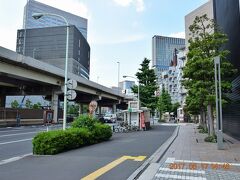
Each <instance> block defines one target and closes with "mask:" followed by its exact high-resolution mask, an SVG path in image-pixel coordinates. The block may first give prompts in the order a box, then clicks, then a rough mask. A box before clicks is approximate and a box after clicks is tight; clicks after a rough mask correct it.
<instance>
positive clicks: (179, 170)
mask: <svg viewBox="0 0 240 180" xmlns="http://www.w3.org/2000/svg"><path fill="white" fill-rule="evenodd" d="M159 170H161V171H166V172H184V173H196V174H205V171H201V170H190V169H170V168H162V167H160V168H159Z"/></svg>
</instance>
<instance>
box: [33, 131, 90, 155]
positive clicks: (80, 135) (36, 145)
mask: <svg viewBox="0 0 240 180" xmlns="http://www.w3.org/2000/svg"><path fill="white" fill-rule="evenodd" d="M92 138H93V137H92V134H91V133H90V132H89V130H88V129H86V128H71V129H68V130H65V131H63V130H55V131H48V132H41V133H39V134H37V135H36V136H35V137H34V139H33V153H34V154H57V153H60V152H63V151H66V150H69V149H74V148H78V147H81V146H84V145H88V144H90V139H92Z"/></svg>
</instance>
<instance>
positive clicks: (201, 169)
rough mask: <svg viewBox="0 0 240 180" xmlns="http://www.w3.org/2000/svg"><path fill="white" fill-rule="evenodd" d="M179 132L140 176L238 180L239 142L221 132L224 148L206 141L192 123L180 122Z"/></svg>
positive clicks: (239, 167)
mask: <svg viewBox="0 0 240 180" xmlns="http://www.w3.org/2000/svg"><path fill="white" fill-rule="evenodd" d="M179 126H180V128H179V133H178V136H177V138H176V139H175V141H174V142H173V144H172V145H171V146H170V147H169V149H168V150H167V152H166V154H165V155H164V156H163V158H162V159H161V160H160V162H158V163H151V164H150V165H149V166H148V168H147V169H146V170H145V171H144V172H143V174H142V175H141V176H140V177H139V180H143V179H144V180H147V179H154V180H159V179H168V180H171V179H172V180H173V179H189V180H208V179H209V180H212V179H214V180H215V179H216V180H217V179H220V180H225V179H226V180H230V179H231V180H240V142H239V141H237V140H235V139H233V138H231V137H229V136H227V135H224V139H225V141H226V142H225V143H224V145H225V150H217V144H216V143H206V142H204V138H205V137H206V136H207V135H206V134H200V133H198V129H197V125H195V124H180V125H179Z"/></svg>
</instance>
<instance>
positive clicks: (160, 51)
mask: <svg viewBox="0 0 240 180" xmlns="http://www.w3.org/2000/svg"><path fill="white" fill-rule="evenodd" d="M184 46H185V39H181V38H173V37H164V36H157V35H155V36H153V38H152V67H153V68H154V69H155V73H156V75H157V77H158V84H160V83H161V79H160V77H161V73H162V72H163V71H165V70H168V68H169V66H170V63H171V60H172V57H173V53H174V49H180V48H182V47H184Z"/></svg>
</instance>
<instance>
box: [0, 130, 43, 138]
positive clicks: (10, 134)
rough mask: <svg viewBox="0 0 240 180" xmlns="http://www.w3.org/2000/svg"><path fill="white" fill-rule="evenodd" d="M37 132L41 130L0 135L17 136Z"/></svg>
mask: <svg viewBox="0 0 240 180" xmlns="http://www.w3.org/2000/svg"><path fill="white" fill-rule="evenodd" d="M38 132H41V131H32V132H26V133H17V134H5V135H1V136H0V137H8V136H17V135H23V134H34V133H38Z"/></svg>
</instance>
